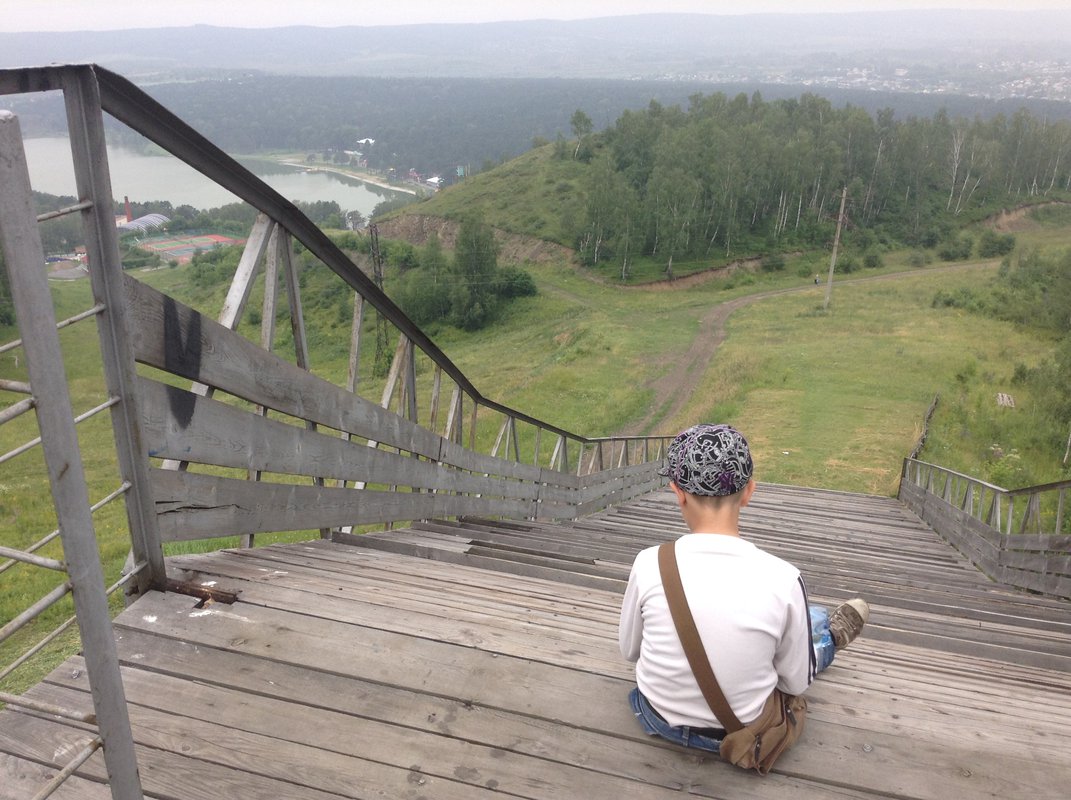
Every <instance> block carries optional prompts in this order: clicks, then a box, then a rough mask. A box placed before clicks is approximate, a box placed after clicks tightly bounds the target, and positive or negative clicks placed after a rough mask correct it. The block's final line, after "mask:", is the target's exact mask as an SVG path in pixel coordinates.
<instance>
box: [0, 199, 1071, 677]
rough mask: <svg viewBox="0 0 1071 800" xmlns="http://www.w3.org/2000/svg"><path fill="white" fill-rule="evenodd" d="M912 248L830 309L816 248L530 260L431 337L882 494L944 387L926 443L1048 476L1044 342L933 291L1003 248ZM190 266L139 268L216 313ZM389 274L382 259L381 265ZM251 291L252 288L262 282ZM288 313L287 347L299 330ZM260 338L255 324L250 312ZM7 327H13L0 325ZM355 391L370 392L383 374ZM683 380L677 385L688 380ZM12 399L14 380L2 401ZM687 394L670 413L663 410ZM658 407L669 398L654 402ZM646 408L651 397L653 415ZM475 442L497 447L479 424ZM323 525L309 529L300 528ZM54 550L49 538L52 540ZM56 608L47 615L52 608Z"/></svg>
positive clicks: (28, 480)
mask: <svg viewBox="0 0 1071 800" xmlns="http://www.w3.org/2000/svg"><path fill="white" fill-rule="evenodd" d="M1069 227H1071V226H1069V224H1068V221H1067V220H1066V219H1058V220H1056V221H1055V222H1052V221H1050V222H1049V223H1048V224H1045V225H1033V226H1030V227H1029V228H1028V229H1025V230H1023V231H1021V232H1019V233H1018V236H1019V238H1020V242H1021V245H1022V246H1033V245H1038V246H1043V247H1045V248H1056V247H1062V246H1063V244H1064V242H1066V241H1067V240H1068V234H1069ZM907 258H908V254H907V253H904V252H899V253H889V254H888V255H887V256H886V258H885V259H884V260H885V266H884V267H882V268H880V269H874V270H864V271H862V272H857V273H853V274H852V275H850V276H845V278H844V280H842V281H838V283H837V284H836V286H835V289H834V293H833V302H832V304H831V306H830V308H829V309H828V310H823V309H822V303H823V296H824V287H816V286H814V284H813V279H812V277H811V274H812V273H813V272H814V271H815V270H814V266H815V264H818V263H820V262H821V260H822V257H820V256H819V255H816V254H811V255H810V256H801V257H798V258H796V259H794V260H793V259H790V261H789V264H788V265H787V267H786V269H785V270H783V271H781V272H776V273H761V272H760V273H756V274H750V273H748V274H743V273H740V274H737V275H734V276H731V277H728V278H719V279H713V280H709V281H705V282H697V283H694V284H692V285H685V283H684V282H682V283H680V284H679V285H673V286H669V287H661V288H657V289H655V288H643V287H628V288H625V287H619V286H612V285H608V284H607V283H606V282H604V281H600V280H593V279H591V278H590V277H589V276H588V275H586V274H585V273H584V272H583V271H581V270H578V269H577V268H575V267H573V266H571V265H568V264H564V263H561V264H551V265H529V267H528V268H529V269H530V271H531V272H532V274H533V277H534V278H535V280H536V282H537V285H538V288H539V294H538V296H536V297H532V298H522V299H520V300H517V301H515V303H514V305H512V306H511V309H510V312H509V314H508V316H506V317H505V318H504V319H502V320H500V321H499V322H498V323H496V324H495V325H494V326H492V327H491V328H488V329H486V330H484V331H482V332H480V333H476V334H465V333H461V332H459V331H456V330H454V329H450V328H444V329H441V330H437V331H434V332H433V337H434V338H435V340H436V341H437V343H438V344H439V345H440V347H441V348H442V349H443V350H444V351H445V352H446V353H447V355H448V356H449V357H450V358H451V359H453V360H454V362H455V363H456V364H457V365H458V366H459V367H460V368H461V369H462V370H463V371H464V372H465V373H466V374H467V375H468V376H469V377H470V379H471V380H472V382H473V383H474V384H475V385H476V386H477V387H478V388H479V389H480V390H481V391H482V392H483V393H484V394H485V395H486V396H487V397H489V398H491V399H494V400H497V401H499V402H502V403H504V404H506V405H509V406H512V407H514V408H516V409H518V410H522V411H524V412H526V413H528V414H530V415H532V416H535V417H539V418H542V419H544V420H546V421H548V422H550V423H552V424H554V425H557V426H560V427H563V428H566V429H568V430H572V431H574V432H576V433H578V434H582V435H591V436H599V435H608V434H613V433H619V432H622V431H626V430H629V429H630V426H635V425H636V424H637V423H638V421H640V420H643V419H651V420H653V421H652V422H651V423H650V425H649V426H648V427H647V429H646V431H645V432H650V433H662V434H671V433H675V432H676V431H677V430H679V429H680V428H683V427H685V426H687V425H689V424H692V423H693V422H696V421H701V420H707V421H728V422H731V423H733V424H736V425H737V426H739V427H740V428H741V429H742V430H744V431H745V433H747V434H748V436H749V437H750V439H751V441H752V444H753V447H754V450H755V455H756V461H757V475H758V477H759V479H760V480H763V481H771V482H779V483H789V484H797V485H806V486H815V487H825V488H832V489H841V490H847V491H858V492H868V493H876V494H882V495H891V494H894V493H895V491H896V486H897V479H898V474H899V470H900V466H901V463H902V459H903V457H904V456H905V455H906V454H907V453H908V452H909V451H910V450H911V448H912V447H913V446H914V443H915V441H916V440H917V438H918V436H919V434H920V432H921V426H922V422H923V416H924V414H925V411H926V408H927V407H928V405H929V404H930V401H931V400H932V398H933V397H934V395H935V394H940V395H941V397H942V404H941V405H940V406H939V409H938V413H937V416H936V418H935V423H934V438H933V439H932V440H931V444H930V446H929V448H928V449H927V451H926V452H925V453H924V457H925V458H928V459H930V460H933V461H936V462H938V463H942V464H947V465H949V466H953V467H955V468H959V469H962V470H963V471H966V472H971V473H973V474H979V475H992V474H993V472H994V469H996V468H998V467H999V468H1000V469H1003V472H1000V470H999V469H997V472H998V473H999V474H1001V475H1006V476H1009V477H1011V478H1014V477H1016V476H1018V477H1020V478H1025V477H1030V478H1034V479H1036V480H1037V482H1041V481H1042V480H1054V479H1056V478H1057V477H1058V476H1059V465H1058V457H1059V454H1054V453H1051V452H1040V451H1039V448H1038V447H1036V446H1034V444H1033V443H1031V442H1030V441H1029V439H1028V433H1029V431H1030V428H1031V425H1030V418H1029V415H1030V414H1031V405H1030V398H1029V397H1028V396H1026V395H1023V394H1021V392H1020V390H1018V389H1016V390H1014V391H1015V393H1016V394H1017V397H1016V400H1017V407H1016V409H1013V410H1008V409H1001V410H999V411H998V410H997V409H996V407H995V403H994V402H993V398H994V397H995V393H996V392H998V391H1012V389H1011V388H1010V378H1011V376H1012V374H1013V372H1014V370H1015V368H1016V365H1019V364H1025V365H1028V366H1029V365H1032V364H1033V363H1036V362H1037V360H1038V359H1041V358H1043V357H1046V356H1047V355H1048V354H1049V353H1050V352H1051V350H1052V346H1053V345H1052V342H1050V341H1047V340H1046V339H1044V338H1042V337H1039V336H1037V335H1033V334H1030V333H1028V332H1024V331H1022V330H1018V329H1016V328H1015V327H1014V326H1012V325H1011V324H1009V323H1005V322H1000V321H995V320H990V319H986V318H983V317H981V316H979V315H975V314H968V313H966V312H963V311H961V310H958V309H954V308H951V309H950V308H934V307H933V303H932V300H933V297H934V294H935V292H936V291H938V290H939V289H944V290H946V291H949V290H955V289H957V288H959V287H964V286H977V285H979V284H980V283H981V282H985V281H988V280H991V279H992V276H993V275H994V274H995V272H996V270H997V267H998V265H997V263H996V262H994V261H990V262H972V263H965V264H961V265H956V266H954V267H953V268H937V267H927V268H921V269H911V268H908V267H906V263H907ZM184 269H185V268H178V269H171V270H160V271H155V272H142V273H138V274H137V277H138V278H139V279H141V280H144V281H146V282H148V283H151V284H154V285H157V286H158V287H159V288H162V289H165V290H166V291H168V292H170V293H173V294H175V295H176V296H177V297H179V298H180V299H183V300H185V301H186V302H189V303H190V304H191V305H194V306H195V307H197V308H199V309H200V310H202V311H204V312H205V313H207V314H209V315H211V316H215V315H216V313H217V312H218V309H219V307H220V305H221V303H222V298H223V294H224V291H225V287H223V286H217V287H214V288H210V289H206V290H201V291H199V292H194V291H192V290H191V289H190V288H189V287H188V286H187V285H186V283H185V279H184ZM331 280H334V277H333V276H332V275H330V274H329V273H327V271H326V270H319V271H316V273H315V274H311V275H309V276H308V280H307V283H306V286H305V288H304V297H305V306H306V321H307V324H308V326H309V328H310V331H311V332H312V333H311V335H310V339H311V341H312V343H313V346H312V363H313V365H314V367H315V371H316V372H318V373H320V374H322V375H323V376H324V377H327V378H329V379H331V380H333V381H336V382H342V380H343V379H344V371H345V364H346V342H347V341H348V324H349V323H348V320H346V319H344V318H343V317H342V316H341V315H340V314H339V313H338V308H339V305H340V304H339V303H338V302H337V298H336V295H335V294H334V293H336V292H337V291H338V290H337V288H334V289H333V288H331V286H332V285H331V284H330V283H329V282H330V281H331ZM784 289H791V290H795V291H793V292H791V293H788V294H782V295H778V296H772V297H767V298H765V299H762V300H759V301H757V302H754V303H753V304H751V305H748V306H746V307H744V308H741V309H740V310H738V311H736V312H735V313H734V314H733V315H732V316H731V317H730V319H729V322H728V338H727V340H726V341H725V343H724V344H723V345H722V346H721V348H720V349H718V350H717V351H716V352H714V351H713V349H712V348H704V347H700V348H699V351H700V353H701V355H702V357H701V358H700V360H699V361H698V362H696V366H695V367H694V369H691V370H686V374H687V376H688V381H689V386H688V387H667V386H666V384H665V381H666V379H667V376H668V375H670V374H672V373H673V369H674V367H675V366H678V365H679V363H680V359H681V358H682V356H683V354H685V353H686V352H687V351H688V350H689V348H690V347H691V345H692V343H693V340H694V339H695V337H696V336H697V334H698V332H699V331H700V330H701V329H702V327H703V321H704V319H705V318H706V317H707V316H708V315H709V314H711V312H712V310H713V309H715V308H716V307H717V306H718V305H719V304H720V303H723V302H725V301H726V300H729V299H733V298H739V297H745V296H747V295H752V294H756V293H759V292H767V291H773V290H784ZM388 290H389V276H388ZM54 296H55V299H56V305H57V316H58V317H60V318H62V317H64V316H67V315H69V314H72V313H75V312H76V311H79V310H81V309H84V308H86V307H88V306H89V305H91V302H90V299H89V293H88V283H87V282H86V281H78V282H70V283H56V284H54ZM252 302H253V305H251V308H255V307H257V306H256V303H258V302H259V300H258V298H257V296H256V293H255V294H254V297H253V301H252ZM287 327H288V326H286V325H280V337H279V339H280V342H279V350H280V351H284V350H285V349H286V346H287V342H288V337H289V333H288V332H287V331H286V328H287ZM243 331H244V332H246V333H247V334H248V335H250V336H251V337H252V338H257V334H256V332H255V329H254V328H253V327H252V326H249V327H248V328H243ZM2 334H3V335H2V336H0V339H2V340H3V341H7V340H9V339H11V338H14V337H15V336H16V335H17V334H16V333H15V332H14V331H12V330H7V331H3V332H2ZM62 341H63V346H64V350H65V359H66V364H67V369H68V374H69V380H70V386H71V392H72V398H73V402H74V406H75V409H76V411H84V410H85V409H87V408H90V407H92V406H94V405H96V404H98V403H100V402H101V401H102V400H103V399H104V398H105V396H106V393H105V391H104V386H103V379H102V377H101V373H100V366H99V364H100V358H99V352H98V348H97V344H96V335H95V328H94V325H93V323H92V322H91V321H90V322H87V323H82V324H80V325H78V326H76V327H75V328H72V329H67V330H65V331H64V332H63V334H62ZM0 377H2V378H8V379H14V380H26V374H25V364H24V363H20V364H19V365H18V366H17V367H16V366H15V362H14V358H13V356H12V354H10V353H9V354H5V355H3V356H0ZM363 385H364V387H365V388H364V391H363V393H364V394H365V396H367V397H374V398H378V392H379V386H380V383H378V382H377V381H374V380H369V381H366V382H365V383H364V384H363ZM681 392H685V394H684V395H683V396H681ZM17 399H19V398H18V397H17V396H14V395H9V394H6V393H5V397H4V402H5V405H6V404H10V403H12V402H15V401H16V400H17ZM677 406H679V410H677V411H675V412H672V413H670V412H671V411H672V409H673V408H675V407H677ZM659 410H661V412H662V413H661V415H659V413H657V412H659ZM652 412H654V413H652ZM31 423H32V420H30V419H26V418H23V419H21V420H19V421H17V422H16V423H12V424H8V425H4V426H2V427H0V448H2V449H0V452H6V451H7V450H8V449H10V448H11V447H13V446H15V444H16V443H18V442H20V441H23V440H25V438H27V436H28V435H32V434H30V433H29V432H30V430H31V428H32V427H33V426H32V424H31ZM486 427H487V429H486V431H485V432H484V434H483V436H482V437H481V440H480V447H481V449H484V450H489V448H490V441H491V440H492V439H493V437H494V430H493V429H492V428H491V426H486ZM79 433H80V437H81V446H82V450H83V459H84V462H85V466H86V472H87V478H88V481H89V484H90V496H91V498H92V499H97V498H100V497H102V496H104V495H106V494H107V493H108V492H110V491H112V490H114V489H115V488H116V486H117V484H118V478H117V472H116V468H115V464H114V457H113V455H112V449H111V448H112V445H111V427H110V424H109V422H108V420H107V415H106V414H103V415H101V416H99V417H97V418H94V419H93V420H92V421H90V422H88V423H86V424H84V425H83V426H81V427H80V429H79ZM995 443H997V444H999V445H1000V450H1001V452H1003V453H1009V454H1010V453H1012V452H1013V451H1014V453H1015V462H1014V467H1015V469H1014V470H1012V469H1011V466H1010V465H1009V463H1008V462H1007V461H1006V460H1005V461H1002V462H1000V463H996V466H994V465H995V462H994V460H993V455H992V454H993V452H994V451H993V449H992V445H993V444H995ZM39 459H40V456H39V453H38V451H33V452H32V453H31V454H30V455H27V456H23V457H21V459H17V460H15V461H13V462H9V463H8V464H5V465H0V485H2V488H3V492H2V495H0V531H2V533H0V543H3V544H4V545H8V546H15V547H25V546H27V545H28V544H29V543H31V542H32V541H35V540H36V539H38V538H40V536H42V535H44V534H45V533H47V532H48V531H49V530H52V529H53V528H54V527H55V518H54V514H53V512H52V509H51V503H50V499H49V495H48V490H47V485H46V484H45V482H44V480H43V478H34V477H32V476H33V475H40V474H41V473H40V469H39ZM120 506H121V504H114V505H112V506H109V507H108V508H107V509H105V510H104V511H102V512H101V513H100V514H99V515H98V517H97V535H98V538H99V539H100V546H101V552H102V558H103V561H104V564H105V571H106V575H107V579H108V581H109V582H110V581H114V580H115V579H116V578H117V576H118V574H119V569H120V566H121V563H122V561H123V559H124V557H125V555H126V552H127V549H128V544H127V540H126V533H125V519H124V515H123V513H122V509H121V507H120ZM297 535H298V536H302V535H315V534H297ZM43 554H44V555H50V556H52V557H59V549H58V546H57V545H56V544H53V545H50V546H49V547H48V548H46V549H45V550H44V551H43ZM41 572H42V571H40V570H32V571H31V570H27V569H26V568H25V567H16V568H15V569H13V570H12V571H10V572H8V573H5V574H4V575H3V576H2V578H0V619H2V620H5V621H6V620H8V619H10V618H12V617H13V616H14V615H15V614H17V613H19V612H21V611H22V610H23V609H24V608H26V607H27V606H28V605H29V604H30V603H32V602H33V601H34V600H35V599H36V598H37V597H39V596H41V595H42V594H44V593H45V592H47V591H48V590H49V589H50V588H52V586H53V585H54V583H55V578H54V577H53V576H51V575H48V574H46V575H39V574H38V573H41ZM48 620H49V621H52V622H53V624H54V622H55V620H56V615H49V618H48ZM28 640H29V637H24V636H16V637H15V638H14V639H13V640H12V641H11V642H10V643H9V644H8V645H6V646H5V647H4V648H3V649H2V650H0V664H4V663H7V662H9V661H10V660H11V659H12V658H13V657H14V656H13V654H14V653H15V652H17V651H18V650H20V649H22V648H24V647H25V646H27V641H28ZM63 652H66V650H65V649H64V648H61V649H60V650H59V651H56V652H54V653H53V655H51V656H50V657H48V658H47V659H45V660H44V661H40V662H37V663H35V664H34V665H33V666H32V667H30V668H28V669H27V670H24V671H23V673H20V674H25V678H24V681H26V682H32V681H33V680H36V678H37V677H38V676H40V675H41V674H42V673H43V672H44V671H46V670H47V669H48V667H49V665H50V664H51V663H53V661H54V660H56V659H58V658H60V657H62V654H63Z"/></svg>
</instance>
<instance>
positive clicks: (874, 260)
mask: <svg viewBox="0 0 1071 800" xmlns="http://www.w3.org/2000/svg"><path fill="white" fill-rule="evenodd" d="M863 266H864V267H866V268H867V269H878V268H880V267H883V266H885V262H883V261H882V260H881V254H880V253H876V252H874V251H873V250H869V251H867V253H866V254H865V255H864V256H863Z"/></svg>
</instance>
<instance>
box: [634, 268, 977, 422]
mask: <svg viewBox="0 0 1071 800" xmlns="http://www.w3.org/2000/svg"><path fill="white" fill-rule="evenodd" d="M992 263H993V262H992V261H984V262H977V261H976V262H970V263H967V264H952V265H949V266H945V267H931V268H930V269H926V270H911V271H905V272H893V273H890V274H887V275H872V276H869V277H864V278H848V279H845V280H840V281H837V282H836V284H835V286H846V285H849V284H856V283H870V282H874V281H888V280H896V279H899V278H905V277H912V276H917V275H923V274H925V275H931V274H933V273H938V272H958V271H962V270H969V269H977V268H979V267H984V266H991V265H992ZM815 288H816V287H815V285H814V284H813V283H808V284H805V285H803V286H793V287H791V288H789V289H774V290H772V291H768V292H758V293H756V294H749V295H744V296H743V297H736V298H733V299H732V300H726V301H725V302H724V303H719V304H718V305H716V306H713V307H712V308H711V309H710V310H709V311H707V312H706V313H705V314H704V315H703V316H702V317H701V318H700V320H699V333H698V334H696V336H695V338H694V339H693V340H692V343H691V345H690V346H689V347H688V349H687V350H685V351H682V352H679V353H678V354H676V356H675V357H674V355H673V354H667V355H666V361H668V362H669V364H670V367H669V369H668V370H666V371H665V372H664V373H663V374H662V375H661V376H659V377H657V378H655V379H653V380H651V381H648V382H647V384H646V388H649V389H652V390H653V391H654V396H655V398H656V399H657V398H664V399H663V400H662V401H661V403H657V402H656V403H655V404H652V405H651V407H650V408H649V409H648V411H647V413H646V414H645V415H644V416H643V418H641V419H639V420H636V421H635V422H633V423H630V424H629V425H626V426H625V427H624V428H622V429H621V430H619V431H618V432H617V433H616V434H615V435H616V436H640V435H642V434H645V433H648V432H650V431H652V430H654V429H655V427H656V426H657V425H658V424H659V423H661V422H663V421H665V420H667V419H673V418H674V417H675V416H677V415H678V414H679V413H680V412H681V410H682V409H683V408H684V407H685V405H687V403H688V401H689V400H691V399H692V395H693V394H695V391H696V389H697V388H698V386H699V382H700V380H701V379H702V377H703V375H704V374H705V373H706V371H707V369H708V367H709V366H710V363H711V362H712V361H713V360H714V354H715V353H716V352H717V350H718V347H719V346H720V345H721V343H722V342H723V341H725V336H726V330H725V323H726V321H727V320H728V319H729V317H730V315H732V313H733V312H734V311H736V310H738V309H740V308H743V307H745V306H749V305H751V304H752V303H757V302H759V301H760V300H766V299H768V298H770V297H777V296H779V295H785V294H797V293H799V292H807V291H814V290H815ZM819 288H821V289H822V290H823V291H824V289H825V284H821V285H820V287H819ZM661 291H665V289H661Z"/></svg>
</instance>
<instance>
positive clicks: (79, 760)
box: [33, 736, 104, 800]
mask: <svg viewBox="0 0 1071 800" xmlns="http://www.w3.org/2000/svg"><path fill="white" fill-rule="evenodd" d="M103 744H104V740H103V739H101V738H100V737H99V736H94V737H93V739H92V740H91V741H90V742H89V744H87V745H86V746H85V749H83V750H82V751H81V752H79V753H78V755H76V756H75V757H74V758H73V759H71V761H70V763H69V764H67V766H65V767H64V768H63V769H61V770H60V771H59V772H57V773H56V775H55V777H54V778H52V780H50V781H49V782H48V783H46V784H45V785H44V786H42V787H41V791H39V792H38V793H37V794H35V795H34V796H33V800H45V799H46V798H48V797H51V796H52V794H53V793H54V792H55V791H56V789H58V788H59V787H60V785H61V784H62V783H63V782H64V781H65V780H67V779H68V778H69V777H71V775H73V774H74V773H75V771H76V770H77V769H78V768H79V767H80V766H82V765H83V764H84V763H86V762H87V761H89V758H90V756H92V755H93V754H94V753H95V752H97V750H99V749H100V748H101V746H102V745H103Z"/></svg>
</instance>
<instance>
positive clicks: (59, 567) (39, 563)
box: [0, 545, 67, 572]
mask: <svg viewBox="0 0 1071 800" xmlns="http://www.w3.org/2000/svg"><path fill="white" fill-rule="evenodd" d="M0 556H4V557H5V558H10V559H12V560H13V561H21V562H22V563H23V564H32V565H33V566H35V567H42V568H44V569H52V570H55V571H56V572H66V571H67V565H66V564H64V563H63V562H62V561H57V560H56V559H54V558H45V557H44V556H35V555H34V554H33V553H27V552H25V551H24V550H16V549H15V548H14V547H4V546H3V545H0Z"/></svg>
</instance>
